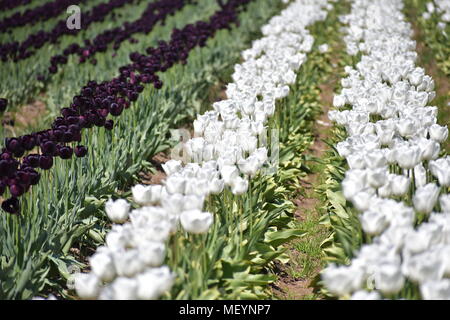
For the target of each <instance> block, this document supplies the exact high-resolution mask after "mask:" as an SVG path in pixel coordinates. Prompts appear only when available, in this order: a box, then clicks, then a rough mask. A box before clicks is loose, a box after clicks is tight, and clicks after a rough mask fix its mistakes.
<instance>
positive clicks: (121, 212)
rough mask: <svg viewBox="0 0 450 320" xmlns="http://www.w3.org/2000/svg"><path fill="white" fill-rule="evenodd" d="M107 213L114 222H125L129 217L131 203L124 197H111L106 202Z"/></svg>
mask: <svg viewBox="0 0 450 320" xmlns="http://www.w3.org/2000/svg"><path fill="white" fill-rule="evenodd" d="M105 210H106V214H107V215H108V218H110V219H111V221H113V222H114V223H123V222H125V221H126V220H127V219H128V214H129V212H130V204H129V203H128V202H127V201H126V200H123V199H118V200H116V201H114V200H112V199H109V200H108V201H107V202H106V204H105Z"/></svg>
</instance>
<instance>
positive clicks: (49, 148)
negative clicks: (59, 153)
mask: <svg viewBox="0 0 450 320" xmlns="http://www.w3.org/2000/svg"><path fill="white" fill-rule="evenodd" d="M41 151H42V153H43V154H44V155H48V156H52V155H54V154H55V152H56V145H55V143H54V142H53V141H46V142H44V143H41Z"/></svg>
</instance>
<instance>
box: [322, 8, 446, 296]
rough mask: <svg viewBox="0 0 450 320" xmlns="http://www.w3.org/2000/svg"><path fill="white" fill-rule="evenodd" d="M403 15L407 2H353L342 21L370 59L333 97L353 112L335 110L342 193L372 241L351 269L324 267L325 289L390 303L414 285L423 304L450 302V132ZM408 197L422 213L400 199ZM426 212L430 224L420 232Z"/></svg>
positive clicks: (350, 45)
mask: <svg viewBox="0 0 450 320" xmlns="http://www.w3.org/2000/svg"><path fill="white" fill-rule="evenodd" d="M401 10H402V1H401V0H391V1H384V0H354V1H352V10H351V13H350V14H349V15H347V16H344V17H342V21H343V22H345V23H347V24H348V27H347V28H346V32H347V34H346V36H345V42H346V44H347V49H348V52H349V53H350V54H356V53H357V52H361V53H362V57H361V61H360V62H359V63H357V64H356V68H355V69H354V68H352V67H349V66H347V67H346V72H347V74H348V77H347V78H344V79H342V86H343V89H342V92H341V94H339V95H336V96H335V97H334V102H333V104H334V106H335V107H336V108H345V107H346V106H350V107H351V108H347V110H343V111H337V110H333V111H330V112H329V118H330V119H331V120H333V121H335V122H337V123H338V124H340V125H343V126H345V129H346V131H347V134H348V137H347V139H346V140H345V141H342V142H339V143H338V144H337V150H338V152H339V154H340V155H341V156H342V157H345V158H346V160H347V163H348V165H349V168H350V169H349V170H348V171H347V172H346V175H345V178H344V180H343V182H342V189H343V194H344V196H345V198H346V199H347V200H349V201H351V202H352V203H353V205H354V207H355V208H356V209H357V210H359V211H361V212H362V213H361V214H360V216H359V218H360V222H361V226H362V229H363V231H364V232H365V233H366V234H368V235H370V236H372V237H373V241H372V242H371V243H370V244H365V245H363V246H362V247H361V248H360V250H359V252H358V253H357V254H356V256H355V258H353V260H352V261H351V264H350V265H349V266H336V265H334V264H331V265H330V266H329V267H327V268H326V269H325V270H324V272H323V274H322V279H323V281H324V284H325V286H326V287H327V288H328V289H329V290H330V292H332V293H333V294H335V295H337V296H341V297H348V296H350V295H351V294H352V293H353V296H352V298H354V299H376V298H380V294H379V292H381V293H382V294H384V295H385V296H387V297H389V296H390V295H392V294H396V293H398V292H400V291H401V290H402V288H403V287H404V285H405V281H406V280H407V279H408V280H409V281H411V282H414V283H417V284H418V285H419V287H420V292H421V296H422V298H424V299H450V278H449V277H450V195H448V194H446V192H447V188H448V187H449V186H450V157H445V158H440V159H438V155H439V151H440V145H439V143H440V142H443V141H445V140H446V139H447V137H448V129H447V127H442V126H440V125H438V124H436V114H437V108H436V107H431V106H427V104H428V103H429V102H430V101H431V100H432V99H433V98H434V96H435V93H434V91H433V88H434V82H433V80H432V79H431V78H430V77H429V76H427V75H425V72H424V70H423V69H422V68H419V67H416V66H415V64H414V61H415V59H416V57H417V54H416V52H414V48H415V43H414V42H413V41H412V40H411V39H410V36H411V34H412V30H411V27H410V25H409V24H408V23H406V22H405V21H404V16H403V14H402V12H401ZM371 118H372V120H373V119H380V120H378V121H372V122H371V121H370V119H371ZM435 180H437V182H438V184H437V183H436V182H434V181H435ZM440 192H442V193H443V194H442V195H441V196H439V194H440ZM408 193H411V194H410V196H411V197H410V199H411V200H412V204H413V207H414V208H412V207H409V206H407V205H406V204H405V203H404V202H401V201H397V200H394V199H393V198H397V199H399V198H400V197H401V196H404V195H406V196H407V195H408ZM406 198H407V197H406ZM404 199H405V198H404ZM438 199H439V203H438ZM439 204H440V205H439ZM439 206H440V211H441V212H433V209H436V208H439ZM417 215H425V216H426V217H427V219H428V221H427V222H424V223H422V224H420V225H419V227H418V228H414V224H415V219H416V216H417ZM373 288H375V289H376V290H373V291H370V292H367V291H364V290H363V291H361V290H362V289H373ZM377 290H378V291H377Z"/></svg>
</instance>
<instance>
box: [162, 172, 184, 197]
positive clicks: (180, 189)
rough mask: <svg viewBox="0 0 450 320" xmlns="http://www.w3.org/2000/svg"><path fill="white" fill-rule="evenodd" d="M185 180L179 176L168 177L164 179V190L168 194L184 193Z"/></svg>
mask: <svg viewBox="0 0 450 320" xmlns="http://www.w3.org/2000/svg"><path fill="white" fill-rule="evenodd" d="M186 181H187V180H186V178H184V177H180V176H170V177H168V178H167V179H166V182H165V186H166V190H167V192H168V193H170V194H175V193H181V194H183V193H184V192H185V188H186Z"/></svg>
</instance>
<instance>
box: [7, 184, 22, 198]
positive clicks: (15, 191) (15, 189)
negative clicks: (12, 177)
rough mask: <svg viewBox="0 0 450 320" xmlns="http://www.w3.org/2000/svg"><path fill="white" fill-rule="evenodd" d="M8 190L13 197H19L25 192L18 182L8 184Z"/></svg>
mask: <svg viewBox="0 0 450 320" xmlns="http://www.w3.org/2000/svg"><path fill="white" fill-rule="evenodd" d="M9 192H10V193H11V195H12V196H13V197H20V196H21V195H22V194H23V193H24V192H25V189H24V188H23V187H22V186H21V185H20V184H13V185H12V186H9Z"/></svg>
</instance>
